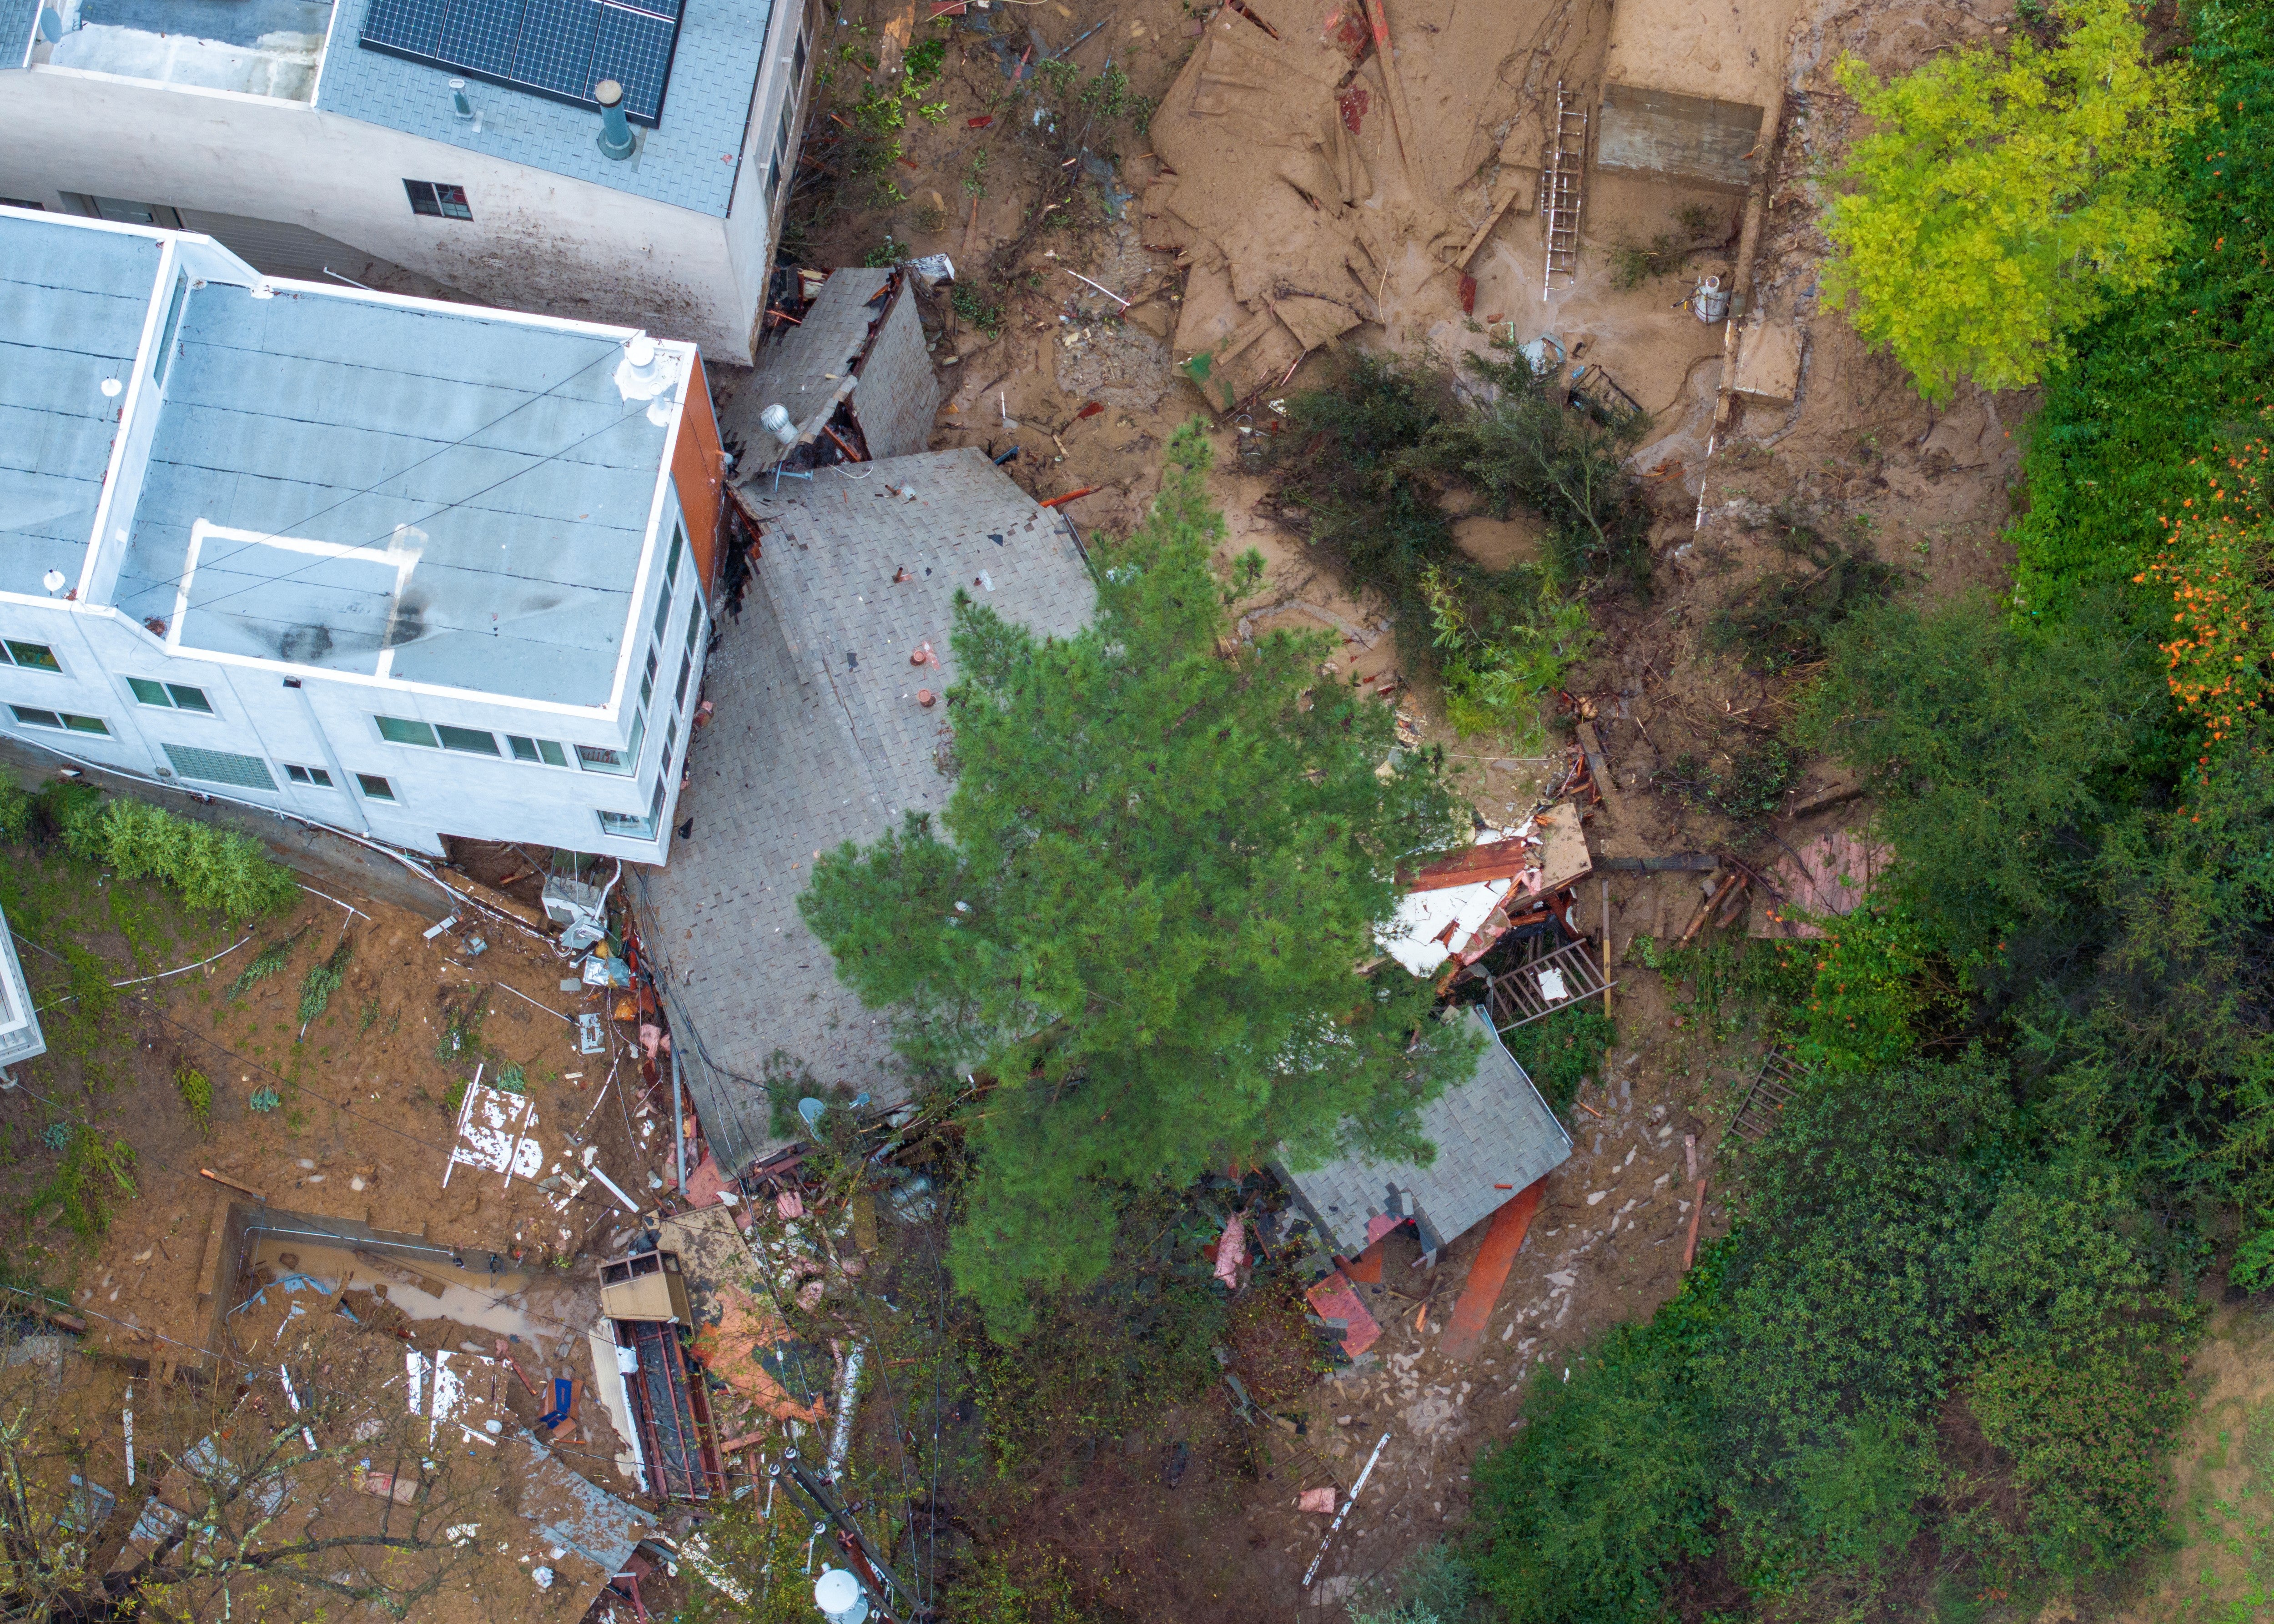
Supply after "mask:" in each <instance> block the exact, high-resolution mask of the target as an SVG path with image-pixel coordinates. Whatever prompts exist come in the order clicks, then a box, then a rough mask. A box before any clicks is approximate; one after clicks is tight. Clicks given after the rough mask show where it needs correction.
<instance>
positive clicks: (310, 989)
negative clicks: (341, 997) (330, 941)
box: [300, 936, 355, 1032]
mask: <svg viewBox="0 0 2274 1624" xmlns="http://www.w3.org/2000/svg"><path fill="white" fill-rule="evenodd" d="M354 954H355V943H354V941H353V940H352V939H350V937H347V936H342V937H341V938H340V944H339V945H338V946H337V947H335V948H334V949H333V950H332V951H331V957H329V958H328V959H325V960H324V962H323V963H321V964H320V965H313V966H310V968H309V970H308V974H307V977H306V979H305V980H304V981H302V982H301V983H300V1029H301V1030H302V1031H304V1032H305V1031H306V1030H307V1027H308V1023H309V1022H310V1021H312V1020H314V1019H316V1018H317V1017H318V1016H319V1015H321V1014H322V1013H323V1012H324V1011H325V1010H326V1009H327V1008H328V1007H329V1006H330V1004H331V1002H332V995H333V994H334V993H335V992H337V991H338V990H339V989H340V983H341V982H342V981H343V980H345V979H346V974H347V967H348V960H349V959H350V958H352V957H354Z"/></svg>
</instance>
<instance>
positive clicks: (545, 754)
mask: <svg viewBox="0 0 2274 1624" xmlns="http://www.w3.org/2000/svg"><path fill="white" fill-rule="evenodd" d="M505 741H506V742H507V743H508V744H509V745H511V746H512V747H513V758H514V760H516V761H526V762H543V763H545V764H546V766H548V767H565V766H567V765H568V764H569V756H568V753H567V752H566V751H564V750H563V749H562V748H561V747H560V746H559V745H557V744H555V743H553V741H552V740H550V739H524V738H523V737H522V736H521V735H520V734H519V733H508V734H507V735H506V736H505Z"/></svg>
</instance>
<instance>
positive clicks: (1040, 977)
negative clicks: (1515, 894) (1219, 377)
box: [799, 424, 1473, 1336]
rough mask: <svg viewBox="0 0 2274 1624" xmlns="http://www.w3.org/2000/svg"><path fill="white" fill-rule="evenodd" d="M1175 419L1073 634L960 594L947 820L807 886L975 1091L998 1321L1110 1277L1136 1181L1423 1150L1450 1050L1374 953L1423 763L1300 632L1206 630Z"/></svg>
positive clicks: (860, 971)
mask: <svg viewBox="0 0 2274 1624" xmlns="http://www.w3.org/2000/svg"><path fill="white" fill-rule="evenodd" d="M1208 462H1209V447H1208V443H1207V441H1206V440H1204V439H1203V438H1202V437H1201V432H1200V430H1199V425H1197V424H1194V425H1187V426H1186V427H1185V428H1184V429H1182V430H1180V431H1178V433H1177V435H1176V436H1175V438H1174V439H1173V440H1171V444H1170V447H1169V456H1168V462H1167V466H1166V470H1165V474H1164V478H1163V486H1162V491H1161V494H1160V495H1159V497H1158V498H1157V499H1156V501H1155V502H1154V504H1153V507H1152V508H1151V510H1150V512H1149V513H1148V515H1147V517H1146V519H1145V520H1144V522H1143V523H1141V525H1140V526H1139V527H1138V529H1137V530H1135V531H1134V532H1133V534H1132V535H1131V536H1129V538H1127V539H1126V540H1125V541H1121V542H1118V543H1113V542H1109V541H1106V540H1104V539H1103V538H1099V539H1098V540H1096V541H1095V542H1094V543H1093V550H1094V553H1095V562H1096V567H1097V568H1098V572H1099V584H1098V597H1097V612H1096V617H1095V619H1094V620H1093V621H1092V623H1091V624H1090V625H1089V626H1088V628H1085V629H1083V630H1082V631H1081V633H1079V634H1078V635H1074V636H1073V637H1070V638H1065V639H1047V640H1046V639H1040V638H1037V637H1035V635H1033V634H1031V633H1030V632H1028V631H1027V630H1026V629H1025V628H1021V627H1018V626H1015V625H1013V624H1011V623H1010V622H1008V621H1005V620H1002V619H1001V618H999V617H998V616H997V615H996V614H995V613H993V612H992V611H990V610H989V609H987V608H984V607H983V606H981V605H978V604H976V603H975V602H973V601H972V600H971V599H969V598H968V597H965V596H962V595H959V598H958V602H957V621H956V630H955V634H954V649H955V654H956V659H957V663H958V665H959V667H960V671H961V672H962V673H963V674H962V677H961V680H960V681H958V682H957V684H956V685H955V686H954V688H952V689H951V690H950V692H949V694H948V703H949V715H950V717H951V718H952V720H953V727H954V753H955V756H956V760H957V763H958V777H957V780H956V786H955V791H954V793H953V796H952V798H951V799H950V801H949V804H948V806H947V808H946V809H945V812H944V814H943V815H942V818H941V824H942V827H937V828H936V827H934V825H933V824H932V823H930V820H929V819H927V818H926V817H923V816H910V817H909V818H908V819H907V822H906V823H905V824H904V826H903V827H901V828H900V830H898V831H893V832H892V833H889V834H887V835H886V836H885V838H882V839H880V840H879V841H877V843H876V844H875V845H873V846H870V847H868V848H866V849H865V850H862V849H858V848H855V846H852V845H851V844H849V843H848V844H847V845H846V846H841V847H840V848H839V849H838V850H837V851H836V852H834V853H831V854H830V855H828V856H827V857H825V859H824V860H823V861H821V862H820V863H818V864H817V866H816V868H815V872H814V880H813V884H812V887H811V889H810V890H809V891H807V893H806V894H805V895H804V896H803V897H802V898H801V899H800V904H799V906H800V907H801V908H802V911H803V913H804V914H805V918H806V920H807V922H808V923H809V924H810V925H811V926H812V928H813V929H814V931H815V933H816V934H817V936H820V938H821V939H822V940H823V941H824V942H825V943H826V944H828V946H829V948H830V951H832V954H834V955H835V958H836V961H837V970H838V974H839V976H840V978H841V979H842V980H843V981H845V982H846V983H847V985H848V986H850V987H851V988H852V989H854V990H855V992H856V993H858V994H859V995H860V996H861V998H862V1002H863V1003H865V1004H868V1005H870V1007H871V1008H877V1009H890V1010H892V1011H893V1018H894V1021H895V1030H896V1041H897V1043H898V1045H899V1047H900V1050H901V1052H902V1054H903V1055H904V1056H907V1058H908V1059H909V1060H910V1061H911V1062H912V1063H913V1064H915V1065H916V1066H917V1067H918V1068H919V1069H920V1070H922V1071H927V1072H929V1073H930V1074H931V1075H934V1076H937V1077H942V1078H945V1077H951V1076H964V1075H970V1076H975V1077H976V1078H977V1079H978V1080H979V1081H980V1082H981V1083H983V1085H987V1086H984V1087H983V1089H982V1090H981V1091H979V1092H978V1093H977V1094H975V1098H974V1100H973V1101H972V1102H971V1103H970V1104H968V1106H967V1107H966V1108H965V1111H964V1116H965V1120H966V1123H967V1124H968V1132H969V1139H968V1143H969V1146H970V1148H971V1150H972V1152H973V1154H974V1159H975V1162H974V1172H973V1176H972V1177H971V1179H970V1181H969V1182H968V1185H967V1187H966V1190H965V1192H964V1197H965V1199H964V1205H963V1210H962V1216H961V1218H960V1222H959V1227H958V1229H957V1232H956V1235H955V1237H954V1239H953V1244H952V1247H951V1251H950V1254H949V1256H950V1266H951V1267H952V1269H953V1273H954V1275H955V1278H956V1281H957V1282H958V1284H959V1286H960V1288H961V1289H963V1290H965V1291H967V1292H968V1293H970V1294H971V1295H972V1296H974V1297H976V1298H977V1299H978V1301H979V1303H980V1304H981V1305H982V1307H983V1310H984V1311H985V1312H986V1314H987V1317H988V1320H989V1324H990V1327H991V1328H992V1329H993V1330H994V1331H995V1333H996V1334H997V1335H1005V1336H1007V1335H1016V1334H1017V1333H1018V1332H1020V1330H1022V1329H1023V1328H1024V1327H1026V1325H1027V1324H1028V1322H1029V1319H1030V1315H1031V1308H1032V1303H1033V1298H1034V1294H1035V1292H1036V1291H1037V1290H1046V1289H1056V1288H1062V1287H1070V1286H1080V1285H1081V1284H1083V1283H1086V1282H1088V1281H1090V1280H1093V1279H1095V1278H1096V1276H1097V1274H1099V1273H1100V1272H1101V1271H1102V1269H1103V1267H1104V1264H1105V1261H1106V1259H1107V1256H1108V1252H1109V1248H1110V1246H1111V1243H1112V1239H1113V1236H1114V1233H1115V1228H1116V1220H1117V1216H1118V1212H1119V1209H1120V1206H1121V1203H1122V1200H1123V1199H1124V1198H1125V1197H1126V1194H1128V1193H1131V1192H1138V1191H1141V1190H1144V1189H1147V1188H1149V1187H1153V1186H1155V1185H1156V1184H1159V1183H1162V1182H1166V1183H1167V1184H1170V1185H1171V1186H1176V1185H1181V1184H1185V1183H1188V1182H1189V1181H1190V1180H1191V1179H1193V1177H1196V1176H1198V1175H1199V1174H1201V1173H1202V1172H1203V1171H1206V1170H1207V1169H1211V1168H1216V1169H1222V1168H1226V1167H1230V1166H1232V1165H1234V1164H1238V1163H1242V1162H1246V1163H1251V1164H1252V1163H1253V1162H1254V1161H1255V1160H1256V1159H1258V1158H1261V1157H1266V1156H1273V1155H1284V1156H1285V1157H1287V1158H1288V1159H1290V1160H1291V1162H1293V1163H1295V1164H1296V1165H1303V1164H1307V1163H1314V1162H1317V1161H1320V1160H1323V1159H1326V1158H1327V1157H1329V1156H1330V1155H1332V1154H1337V1152H1338V1150H1339V1149H1340V1148H1342V1147H1363V1148H1365V1149H1367V1150H1368V1151H1370V1152H1373V1153H1374V1154H1382V1155H1386V1156H1393V1157H1403V1158H1411V1159H1415V1160H1419V1161H1424V1162H1426V1161H1427V1158H1428V1157H1429V1156H1430V1155H1431V1154H1433V1153H1432V1151H1431V1149H1430V1147H1428V1146H1427V1142H1426V1141H1425V1140H1424V1139H1422V1138H1421V1136H1420V1133H1419V1129H1418V1126H1417V1113H1418V1110H1419V1107H1420V1106H1422V1105H1423V1104H1425V1103H1426V1102H1427V1101H1428V1100H1430V1099H1432V1098H1434V1096H1435V1095H1436V1094H1438V1093H1439V1092H1440V1091H1441V1090H1442V1088H1443V1087H1444V1086H1445V1085H1446V1084H1447V1083H1448V1082H1449V1081H1450V1080H1452V1079H1456V1078H1458V1077H1461V1076H1464V1075H1465V1073H1466V1071H1467V1069H1468V1067H1469V1066H1470V1065H1471V1064H1472V1062H1473V1054H1472V1049H1471V1047H1470V1040H1469V1039H1467V1038H1466V1037H1465V1035H1464V1034H1462V1033H1461V1032H1460V1031H1459V1030H1458V1029H1457V1028H1456V1027H1452V1026H1448V1025H1445V1024H1443V1023H1441V1022H1439V1021H1436V1020H1434V1019H1429V1015H1430V1010H1431V1004H1432V994H1431V989H1430V988H1429V986H1428V985H1427V983H1426V982H1424V981H1417V980H1415V979H1414V978H1412V976H1410V975H1408V974H1406V973H1405V972H1404V970H1402V969H1400V968H1399V967H1398V966H1397V964H1396V962H1395V961H1387V962H1385V963H1384V964H1383V965H1382V966H1380V967H1378V968H1376V969H1374V971H1373V972H1372V973H1371V974H1360V973H1359V968H1358V966H1360V965H1362V964H1366V963H1368V962H1370V961H1372V960H1373V959H1375V958H1376V957H1377V953H1378V950H1377V949H1376V947H1375V946H1374V927H1375V926H1376V925H1377V924H1379V923H1380V922H1382V921H1385V920H1386V919H1387V918H1388V917H1389V914H1391V913H1392V911H1393V910H1394V909H1395V907H1396V906H1397V895H1398V892H1397V883H1396V874H1395V871H1396V868H1397V866H1398V865H1399V864H1400V863H1401V862H1404V861H1408V860H1411V859H1413V858H1416V857H1419V856H1420V855H1422V854H1425V853H1430V852H1433V851H1437V850H1442V849H1443V848H1444V847H1446V846H1450V845H1452V844H1454V843H1455V842H1456V841H1457V838H1458V835H1457V830H1458V827H1459V824H1458V821H1457V815H1456V806H1455V801H1454V798H1453V795H1452V793H1450V791H1449V788H1448V786H1447V785H1446V782H1445V778H1444V769H1443V763H1442V757H1441V756H1439V755H1438V754H1437V753H1436V752H1435V751H1434V750H1427V751H1419V752H1409V753H1406V754H1404V756H1402V757H1401V758H1400V759H1399V760H1398V761H1397V763H1396V765H1395V767H1394V768H1391V769H1388V770H1384V766H1383V763H1385V762H1386V761H1388V759H1389V756H1390V755H1391V752H1392V748H1393V746H1394V742H1395V740H1394V733H1393V731H1392V727H1391V718H1390V715H1389V710H1388V708H1387V707H1386V706H1384V705H1382V704H1381V703H1378V702H1376V701H1374V700H1372V699H1370V698H1366V697H1362V696H1360V695H1358V694H1356V693H1355V692H1353V691H1352V689H1351V688H1349V687H1348V686H1347V685H1345V684H1343V683H1340V682H1337V681H1336V680H1333V679H1332V678H1331V677H1328V676H1324V675H1322V673H1321V661H1322V660H1323V659H1324V658H1326V657H1327V655H1328V654H1329V653H1330V652H1331V640H1330V639H1329V638H1327V637H1325V636H1323V635H1289V634H1285V633H1274V634H1271V635H1267V636H1265V637H1263V638H1261V639H1259V640H1258V641H1256V642H1255V643H1253V644H1240V645H1238V646H1237V647H1234V646H1231V645H1230V644H1229V643H1225V642H1224V631H1225V616H1224V601H1225V598H1226V596H1227V595H1226V594H1225V593H1224V591H1223V590H1222V589H1221V588H1220V586H1219V583H1218V582H1217V581H1216V577H1215V575H1213V574H1212V573H1211V571H1210V568H1209V558H1210V554H1211V553H1212V550H1213V549H1214V547H1215V545H1216V543H1217V542H1218V541H1219V540H1220V539H1221V538H1223V536H1224V519H1223V515H1222V514H1221V513H1219V512H1218V511H1216V509H1215V508H1213V507H1212V506H1211V505H1210V504H1209V500H1208V497H1207V491H1206V485H1205V472H1206V470H1207V467H1208Z"/></svg>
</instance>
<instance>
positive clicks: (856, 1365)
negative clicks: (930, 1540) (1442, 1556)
mask: <svg viewBox="0 0 2274 1624" xmlns="http://www.w3.org/2000/svg"><path fill="white" fill-rule="evenodd" d="M867 1357H869V1344H868V1343H866V1342H855V1343H854V1344H853V1348H852V1351H850V1352H849V1353H847V1355H846V1356H845V1386H844V1387H843V1389H842V1390H841V1391H840V1393H839V1394H838V1395H837V1428H836V1431H834V1432H832V1433H831V1434H830V1436H829V1464H828V1466H827V1468H826V1469H825V1470H824V1471H823V1473H822V1476H823V1477H826V1478H828V1479H829V1481H831V1482H832V1483H834V1482H836V1481H837V1476H838V1474H839V1473H840V1472H841V1471H843V1470H845V1457H846V1456H847V1455H849V1454H851V1453H852V1450H853V1411H854V1410H855V1407H856V1405H857V1403H858V1402H859V1399H860V1396H861V1365H862V1361H863V1360H864V1359H866V1358H867ZM1383 1436H1384V1437H1385V1438H1386V1437H1387V1436H1388V1434H1387V1433H1385V1434H1383Z"/></svg>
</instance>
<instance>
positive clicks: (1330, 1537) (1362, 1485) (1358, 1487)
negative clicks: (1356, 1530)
mask: <svg viewBox="0 0 2274 1624" xmlns="http://www.w3.org/2000/svg"><path fill="white" fill-rule="evenodd" d="M1388 1442H1389V1433H1387V1432H1384V1433H1383V1434H1382V1437H1381V1439H1380V1440H1379V1441H1377V1442H1376V1443H1375V1444H1374V1453H1373V1454H1372V1455H1367V1457H1366V1470H1364V1471H1362V1472H1360V1473H1359V1475H1358V1481H1357V1482H1356V1483H1353V1484H1352V1485H1351V1492H1350V1498H1349V1499H1348V1500H1344V1502H1343V1508H1342V1509H1341V1510H1340V1511H1337V1513H1335V1520H1334V1522H1331V1523H1330V1524H1329V1525H1328V1528H1327V1537H1326V1538H1324V1539H1321V1541H1319V1553H1318V1555H1316V1556H1314V1557H1313V1558H1312V1559H1311V1565H1310V1566H1309V1567H1308V1568H1305V1569H1304V1570H1303V1588H1304V1589H1305V1590H1309V1589H1310V1588H1311V1581H1312V1580H1313V1579H1314V1578H1316V1577H1317V1576H1318V1572H1319V1564H1320V1563H1321V1562H1323V1561H1325V1560H1327V1547H1328V1546H1329V1545H1332V1544H1334V1543H1335V1536H1336V1535H1337V1534H1339V1533H1341V1532H1342V1531H1343V1519H1344V1517H1346V1516H1348V1515H1350V1514H1351V1507H1352V1506H1355V1505H1357V1504H1358V1497H1359V1494H1360V1493H1362V1492H1364V1491H1365V1489H1366V1480H1367V1478H1368V1477H1373V1476H1374V1462H1376V1461H1378V1460H1380V1459H1381V1458H1382V1446H1383V1445H1384V1444H1387V1443H1388Z"/></svg>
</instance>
